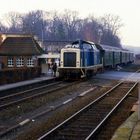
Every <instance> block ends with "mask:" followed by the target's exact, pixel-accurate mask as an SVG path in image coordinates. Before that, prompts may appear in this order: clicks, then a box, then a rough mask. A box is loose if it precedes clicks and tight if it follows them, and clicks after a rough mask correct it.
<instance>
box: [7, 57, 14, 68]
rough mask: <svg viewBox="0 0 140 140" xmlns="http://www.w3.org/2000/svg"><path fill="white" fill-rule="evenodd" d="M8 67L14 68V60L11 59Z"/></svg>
mask: <svg viewBox="0 0 140 140" xmlns="http://www.w3.org/2000/svg"><path fill="white" fill-rule="evenodd" d="M7 65H8V67H13V66H14V58H13V57H9V58H8V62H7Z"/></svg>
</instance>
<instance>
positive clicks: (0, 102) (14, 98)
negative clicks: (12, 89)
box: [0, 82, 73, 110]
mask: <svg viewBox="0 0 140 140" xmlns="http://www.w3.org/2000/svg"><path fill="white" fill-rule="evenodd" d="M71 85H73V83H64V82H55V83H52V84H48V85H43V86H40V87H36V88H33V89H29V90H25V91H22V92H18V93H15V94H12V95H7V96H4V97H0V110H2V109H5V108H7V107H9V106H10V107H11V106H13V105H17V104H19V103H21V102H25V101H27V100H31V99H33V98H37V97H39V96H43V95H45V94H48V93H51V92H54V91H56V90H60V89H63V88H66V87H68V86H71Z"/></svg>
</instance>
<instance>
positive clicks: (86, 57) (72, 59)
mask: <svg viewBox="0 0 140 140" xmlns="http://www.w3.org/2000/svg"><path fill="white" fill-rule="evenodd" d="M133 61H134V53H133V52H130V51H128V50H125V49H122V48H117V47H112V46H108V45H99V44H94V43H93V42H89V41H84V40H77V41H75V42H73V43H72V44H71V45H67V46H66V47H65V48H63V49H61V57H60V67H59V69H58V70H59V76H60V77H62V78H68V79H69V78H76V79H78V78H82V77H90V76H92V75H93V74H96V73H97V72H98V71H102V70H103V68H105V67H111V68H115V67H116V66H117V65H124V64H127V63H132V62H133Z"/></svg>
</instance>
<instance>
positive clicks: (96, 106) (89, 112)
mask: <svg viewBox="0 0 140 140" xmlns="http://www.w3.org/2000/svg"><path fill="white" fill-rule="evenodd" d="M136 85H137V83H125V82H120V83H119V84H117V85H116V86H114V87H113V88H111V89H110V90H109V91H107V92H106V93H104V94H103V95H101V96H100V97H98V98H97V99H96V100H94V101H92V102H91V103H90V104H88V105H87V106H85V107H84V108H82V109H81V110H79V111H78V112H76V113H75V114H74V115H72V116H71V117H69V118H68V119H67V120H65V121H64V122H62V123H61V124H59V125H57V126H56V127H55V128H53V129H52V130H50V131H48V132H47V133H46V134H44V135H43V136H41V137H40V138H38V140H46V139H48V140H57V139H68V140H77V139H80V140H82V139H86V140H88V139H91V138H94V136H95V134H97V133H98V131H99V130H100V128H101V127H102V126H103V125H104V123H105V121H106V120H107V119H108V118H109V117H110V116H111V115H112V114H113V112H114V111H115V110H116V108H117V107H118V106H119V105H120V104H121V102H123V100H124V99H125V98H126V97H127V96H128V95H129V93H130V92H131V91H132V90H133V89H134V88H135V87H136Z"/></svg>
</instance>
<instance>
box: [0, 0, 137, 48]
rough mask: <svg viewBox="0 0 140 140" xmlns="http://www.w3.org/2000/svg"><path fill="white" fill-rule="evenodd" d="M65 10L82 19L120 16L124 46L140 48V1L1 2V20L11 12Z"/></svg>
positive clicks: (10, 0)
mask: <svg viewBox="0 0 140 140" xmlns="http://www.w3.org/2000/svg"><path fill="white" fill-rule="evenodd" d="M65 9H70V10H73V11H78V13H79V16H80V17H87V16H89V15H92V14H93V15H94V16H95V17H100V16H104V15H105V14H111V15H115V16H119V17H120V19H121V22H122V24H123V27H121V29H120V34H119V36H120V37H121V42H122V44H124V45H131V46H139V47H140V16H139V14H140V0H0V18H2V17H4V15H5V14H6V13H8V12H11V11H12V12H19V13H27V12H29V11H32V10H45V11H54V10H56V11H58V12H63V11H64V10H65Z"/></svg>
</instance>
